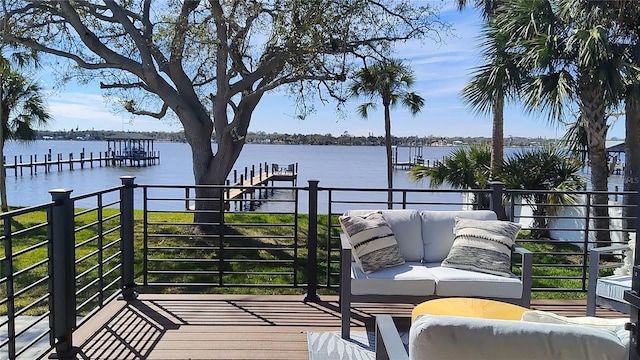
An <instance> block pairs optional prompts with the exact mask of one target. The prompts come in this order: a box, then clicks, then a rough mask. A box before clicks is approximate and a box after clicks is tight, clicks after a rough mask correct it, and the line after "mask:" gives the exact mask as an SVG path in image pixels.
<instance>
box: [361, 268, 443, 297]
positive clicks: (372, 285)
mask: <svg viewBox="0 0 640 360" xmlns="http://www.w3.org/2000/svg"><path fill="white" fill-rule="evenodd" d="M434 291H435V278H434V276H433V274H431V271H429V269H428V268H426V267H425V266H424V265H423V264H421V263H417V262H413V263H411V262H407V263H405V264H404V265H399V266H395V267H392V268H387V269H381V270H378V271H376V272H374V273H371V274H365V273H364V272H362V271H361V270H360V269H359V268H358V267H357V266H355V264H354V263H351V293H352V294H354V295H372V294H373V295H415V296H429V295H433V293H434Z"/></svg>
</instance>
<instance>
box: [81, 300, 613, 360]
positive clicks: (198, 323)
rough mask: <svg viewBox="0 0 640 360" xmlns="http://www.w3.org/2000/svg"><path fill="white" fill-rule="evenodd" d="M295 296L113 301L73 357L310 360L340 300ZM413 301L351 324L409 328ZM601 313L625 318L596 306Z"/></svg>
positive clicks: (538, 304)
mask: <svg viewBox="0 0 640 360" xmlns="http://www.w3.org/2000/svg"><path fill="white" fill-rule="evenodd" d="M302 298H303V297H302V296H300V295H287V296H268V295H157V294H150V295H141V296H140V297H139V298H138V300H136V301H132V302H130V303H127V302H125V301H119V300H116V301H113V302H111V303H110V304H109V305H108V306H107V307H105V308H104V309H103V310H101V311H100V312H99V313H98V314H97V315H95V316H94V317H93V318H92V319H91V320H89V321H87V322H86V323H84V324H83V325H82V326H81V327H80V328H79V329H78V330H77V331H76V332H75V333H74V340H73V341H74V344H77V346H78V347H79V348H80V356H78V358H79V359H92V360H96V359H110V360H113V359H118V360H124V359H229V360H231V359H287V360H296V359H305V360H306V359H309V353H308V348H307V332H308V331H338V330H339V327H340V313H339V308H338V298H337V297H335V296H322V297H321V299H322V301H320V302H317V303H313V302H308V303H305V302H303V301H302ZM585 307H586V303H585V301H580V300H576V301H558V300H534V301H533V304H532V308H534V309H538V310H546V311H553V312H555V313H557V314H561V315H565V316H584V313H585ZM411 308H412V305H400V304H398V305H393V304H392V305H390V304H359V303H356V304H355V305H354V311H353V312H354V314H355V315H354V317H353V318H352V326H353V327H352V330H353V331H358V330H365V329H368V330H371V331H372V330H373V319H374V316H375V315H376V314H381V313H387V314H392V315H393V316H394V319H395V320H396V323H397V325H398V326H399V327H400V328H404V330H406V329H408V326H409V322H410V318H409V317H410V313H411ZM597 316H599V317H623V316H625V315H624V314H620V313H617V312H614V311H608V310H605V309H598V310H597Z"/></svg>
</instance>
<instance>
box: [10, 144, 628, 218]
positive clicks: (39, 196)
mask: <svg viewBox="0 0 640 360" xmlns="http://www.w3.org/2000/svg"><path fill="white" fill-rule="evenodd" d="M106 147H107V144H106V142H103V141H36V142H33V143H27V144H23V143H17V142H9V143H7V145H6V146H5V156H6V158H7V159H8V162H9V163H13V156H14V155H18V156H19V155H22V156H23V161H26V160H27V159H28V158H29V155H33V154H37V155H38V159H39V160H42V159H43V157H44V154H47V153H48V152H49V149H50V150H51V153H52V154H53V156H52V157H53V158H54V159H55V158H56V157H57V154H58V153H60V154H62V157H63V158H64V159H67V158H68V156H69V153H73V155H74V158H79V157H80V152H82V150H83V149H84V151H85V156H86V157H89V153H90V152H93V155H94V157H97V156H98V153H99V152H104V151H105V150H106ZM154 149H155V150H156V151H159V152H160V164H158V165H153V166H148V167H126V166H122V167H98V165H97V164H95V165H94V168H87V166H88V165H87V164H85V169H83V170H79V166H76V169H75V170H73V171H70V170H68V168H66V169H64V170H62V171H57V169H56V168H52V171H51V172H50V173H44V170H43V169H42V168H40V169H39V170H38V173H37V174H34V175H30V174H29V170H28V169H27V168H25V169H24V170H23V171H24V175H22V176H20V175H18V176H17V177H16V176H14V175H13V170H11V169H10V170H8V171H7V197H8V201H9V204H11V205H20V206H28V205H36V204H40V203H43V202H47V201H50V200H51V196H50V195H49V193H48V190H50V189H56V188H65V189H73V192H72V196H77V195H82V194H86V193H90V192H94V191H98V190H102V189H106V188H110V187H113V186H117V185H119V184H120V179H119V177H120V176H124V175H131V176H135V177H136V183H139V184H173V185H192V184H193V183H194V180H193V170H192V167H191V150H190V148H189V145H187V144H184V143H163V142H160V143H158V142H156V143H155V144H154ZM451 150H452V148H451V147H424V148H423V157H424V158H425V159H428V160H430V161H433V160H435V159H441V158H442V157H444V156H446V155H448V154H449V153H450V152H451ZM515 150H517V149H508V150H507V151H515ZM385 156H386V155H385V149H384V147H382V146H374V147H372V146H314V145H266V144H248V145H245V147H244V149H243V151H242V154H241V155H240V158H239V159H238V161H237V162H236V166H235V169H236V170H238V172H239V173H243V172H244V168H245V167H251V166H252V165H256V166H258V164H261V163H265V162H266V163H268V164H271V163H277V164H281V165H286V164H291V163H298V186H305V185H306V184H307V181H308V180H309V179H316V180H319V181H320V183H319V185H320V186H321V187H358V188H385V187H386V165H385V164H386V162H385ZM398 159H399V160H400V161H408V160H409V153H408V149H407V148H402V147H400V148H399V150H398ZM231 176H232V175H231ZM610 182H611V183H612V186H614V185H615V184H616V183H620V184H621V179H616V177H614V178H612V179H611V181H610ZM277 185H281V186H290V183H284V182H283V183H280V184H277ZM426 186H428V183H426V182H423V183H415V182H412V181H411V180H409V178H408V176H407V175H406V170H396V172H395V176H394V187H395V188H402V189H414V188H423V187H426ZM620 188H622V187H621V186H620ZM306 206H307V205H306V202H305V201H302V203H301V207H302V208H303V209H306ZM136 207H138V205H136Z"/></svg>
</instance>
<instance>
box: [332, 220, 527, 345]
mask: <svg viewBox="0 0 640 360" xmlns="http://www.w3.org/2000/svg"><path fill="white" fill-rule="evenodd" d="M461 219H467V220H474V221H480V222H479V223H482V224H484V223H487V224H492V226H493V225H495V223H498V221H497V217H496V214H495V213H494V212H493V211H489V210H472V211H447V210H443V211H428V210H424V211H418V210H407V209H394V210H351V211H347V212H346V213H345V214H344V215H343V216H341V217H340V222H341V225H342V228H343V230H344V233H343V234H341V259H340V261H341V265H340V268H341V271H340V312H341V331H342V337H343V338H345V339H346V338H349V332H350V322H351V304H352V303H353V302H389V303H414V304H417V303H420V302H422V301H425V300H429V299H433V298H440V297H477V298H488V299H496V300H502V301H506V302H510V303H514V304H517V305H520V306H524V307H527V308H528V307H529V305H530V300H531V281H532V280H531V277H532V262H533V254H532V253H531V252H530V251H528V250H526V249H524V248H522V247H520V246H518V245H516V244H515V242H513V243H511V244H509V245H508V246H502V247H503V248H504V249H502V250H504V251H505V252H506V254H505V259H504V262H506V263H507V264H506V270H502V271H503V273H501V274H497V273H496V274H493V273H487V272H485V271H487V269H486V265H487V264H484V266H485V269H481V270H482V271H483V272H481V271H477V270H478V269H477V267H482V266H483V264H478V261H482V260H484V259H483V255H482V254H478V253H469V254H465V251H467V250H468V249H469V247H464V246H453V245H454V237H455V235H456V234H454V226H457V223H458V222H460V224H462V222H461V221H462V220H461ZM369 220H371V221H369ZM363 221H364V224H362V223H360V222H363ZM367 221H369V224H367ZM465 221H466V220H465ZM467 222H468V221H467ZM501 223H503V222H500V224H501ZM372 224H373V226H369V225H372ZM504 224H505V225H509V226H511V227H512V228H511V229H512V230H513V226H514V224H513V223H509V222H504ZM378 225H381V226H380V227H377V226H378ZM385 225H386V226H387V227H388V228H386V229H387V232H388V230H390V231H391V233H392V234H391V235H392V238H394V239H395V242H397V251H398V252H399V253H400V255H401V257H402V260H403V261H401V263H400V264H397V265H395V266H391V267H384V268H380V269H376V270H375V271H372V272H371V271H369V273H367V272H365V271H363V267H362V266H361V265H362V264H361V262H362V259H359V258H358V256H357V254H355V252H358V251H360V250H361V249H360V248H355V247H354V246H353V244H352V243H355V242H356V241H355V240H354V238H355V237H356V236H358V237H359V236H360V234H365V236H368V235H372V233H376V232H382V233H384V229H385ZM367 227H369V229H365V230H364V231H362V232H360V233H358V231H359V230H361V229H362V228H367ZM380 229H383V230H380ZM517 229H519V225H517ZM467 230H468V229H467ZM461 232H462V230H461ZM479 233H482V230H479ZM516 233H517V230H516ZM379 235H380V234H377V235H375V234H374V235H373V238H375V241H368V240H365V241H363V243H366V244H367V245H370V244H371V243H372V242H374V243H375V242H376V241H378V238H380V236H379ZM512 235H513V238H515V234H512ZM472 237H473V236H472ZM485 237H486V236H485ZM489 237H490V236H489ZM467 238H468V237H467ZM385 239H386V238H385ZM359 240H362V239H359ZM391 240H393V239H391ZM467 240H468V239H467ZM475 240H476V241H482V240H484V239H475ZM512 240H513V239H512ZM490 243H491V244H493V245H490V247H491V246H494V245H495V243H493V242H490ZM500 245H502V244H498V245H497V246H498V247H499V246H500ZM454 249H455V250H456V251H454ZM512 251H513V252H517V253H519V254H520V259H519V260H520V261H519V265H520V266H519V268H520V271H519V272H520V275H519V276H516V275H515V274H513V273H512V272H511V268H512V265H511V255H512ZM374 253H375V252H374ZM461 254H462V255H461ZM354 255H356V256H354ZM368 255H369V254H367V255H366V256H368ZM452 255H457V259H456V260H457V263H456V264H453V265H451V264H448V263H446V262H445V259H447V260H451V259H452ZM385 256H386V255H385ZM378 261H388V259H385V258H384V256H382V259H378ZM488 265H489V267H491V266H492V264H491V263H489V264H488ZM502 265H505V264H502ZM488 271H491V270H488ZM504 272H506V273H504Z"/></svg>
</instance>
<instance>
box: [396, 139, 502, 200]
mask: <svg viewBox="0 0 640 360" xmlns="http://www.w3.org/2000/svg"><path fill="white" fill-rule="evenodd" d="M490 160H491V149H490V148H489V146H488V145H486V144H472V145H469V146H468V147H466V146H465V147H456V148H454V149H453V150H452V151H451V153H450V154H449V155H448V156H445V157H444V158H443V159H442V161H438V162H436V163H435V164H434V165H433V166H424V165H418V166H414V167H412V168H411V169H409V178H410V179H411V180H413V181H422V180H424V179H427V178H428V179H429V186H430V187H432V188H437V187H440V186H442V185H444V184H448V185H450V186H451V187H453V188H456V189H487V188H488V187H489V181H490V179H491V178H490V168H489V163H490Z"/></svg>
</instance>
